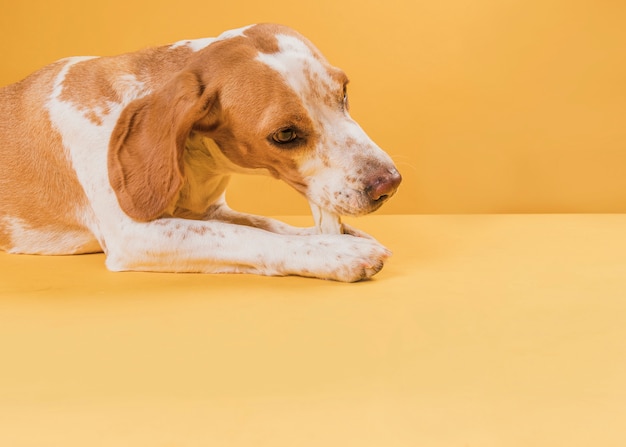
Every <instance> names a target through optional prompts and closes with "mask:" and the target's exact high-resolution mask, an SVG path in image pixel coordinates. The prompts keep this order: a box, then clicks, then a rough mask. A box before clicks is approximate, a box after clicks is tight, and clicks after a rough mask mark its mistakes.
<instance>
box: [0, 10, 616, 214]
mask: <svg viewBox="0 0 626 447" xmlns="http://www.w3.org/2000/svg"><path fill="white" fill-rule="evenodd" d="M4 3H5V4H3V5H2V13H1V14H0V54H2V63H1V68H0V85H4V84H7V83H10V82H14V81H17V80H18V79H20V78H22V77H23V76H25V75H27V74H28V73H30V72H32V71H33V70H35V69H37V68H39V67H41V66H42V65H45V64H47V63H50V62H51V61H53V60H56V59H58V58H61V57H66V56H74V55H91V54H97V55H100V54H104V55H108V54H118V53H120V52H127V51H133V50H136V49H138V48H144V47H146V46H151V45H156V44H165V43H169V42H174V41H177V40H180V39H187V38H194V37H205V36H214V35H216V34H218V33H219V32H221V31H223V30H225V29H231V28H234V27H239V26H242V25H246V24H249V23H256V22H262V21H271V22H280V23H284V24H287V25H291V26H293V27H294V28H296V29H298V30H300V31H301V32H302V33H303V34H305V35H306V36H308V37H309V38H310V39H311V40H312V41H313V42H315V44H316V45H317V46H318V47H319V48H320V49H321V50H322V51H323V52H324V53H325V54H326V56H327V57H328V58H329V60H330V61H331V62H333V63H334V64H337V65H339V66H341V67H343V68H344V69H345V70H346V71H347V72H348V74H349V76H350V77H351V79H352V82H351V84H350V101H351V105H352V114H353V116H354V117H355V118H357V119H358V121H359V122H360V123H361V124H362V125H363V127H364V128H365V129H366V130H367V131H368V133H369V134H370V135H371V136H372V138H373V139H374V140H375V141H377V142H378V143H379V144H380V145H381V146H382V147H383V148H384V149H385V150H387V151H388V152H389V153H390V154H391V155H392V156H393V157H394V158H395V160H396V161H397V163H398V167H399V169H400V171H401V172H402V173H403V175H404V178H405V182H404V184H403V185H402V187H401V190H400V193H399V194H398V196H397V197H396V198H395V199H394V200H393V201H392V202H390V203H389V204H388V205H386V206H385V207H384V208H383V209H382V210H381V212H382V213H389V214H413V213H474V212H488V213H498V212H626V175H624V166H626V126H625V125H624V118H625V113H626V112H625V111H626V82H624V80H625V79H626V56H625V54H626V53H625V51H624V48H626V26H624V24H625V23H626V2H624V1H623V0H600V1H597V0H582V1H579V0H525V1H502V0H473V1H469V0H436V1H435V0H428V1H426V0H417V1H416V0H389V1H378V0H376V1H375V0H315V1H312V0H271V1H258V0H229V1H206V0H179V1H171V0H168V1H163V0H133V1H128V0H107V1H106V2H102V1H101V2H86V1H84V0H56V1H49V0H32V1H28V2H26V1H6V2H4ZM233 186H234V187H233V189H232V190H230V193H229V198H230V200H231V202H232V204H233V205H234V206H235V208H237V209H241V210H245V211H250V212H255V213H261V214H273V215H276V214H306V213H308V206H307V204H306V202H305V201H304V200H302V199H300V198H299V197H298V196H297V195H296V194H295V193H293V192H292V191H290V190H289V189H288V188H287V187H286V186H284V185H283V184H282V183H278V182H274V181H272V180H271V179H253V178H242V179H237V181H236V182H235V184H234V185H233ZM260 190H262V191H265V192H266V193H265V194H252V195H251V194H250V191H260Z"/></svg>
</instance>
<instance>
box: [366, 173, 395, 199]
mask: <svg viewBox="0 0 626 447" xmlns="http://www.w3.org/2000/svg"><path fill="white" fill-rule="evenodd" d="M372 179H373V180H372V181H371V182H370V183H369V184H368V185H367V186H366V187H365V192H366V193H367V195H368V197H369V198H370V199H372V200H374V201H378V200H381V199H383V200H384V199H386V198H387V197H390V196H391V195H392V194H393V193H394V192H396V189H398V186H399V185H400V182H401V181H402V176H401V175H400V173H399V172H398V171H397V170H396V169H395V168H392V169H385V170H384V171H382V172H381V173H379V174H377V175H374V176H373V177H372Z"/></svg>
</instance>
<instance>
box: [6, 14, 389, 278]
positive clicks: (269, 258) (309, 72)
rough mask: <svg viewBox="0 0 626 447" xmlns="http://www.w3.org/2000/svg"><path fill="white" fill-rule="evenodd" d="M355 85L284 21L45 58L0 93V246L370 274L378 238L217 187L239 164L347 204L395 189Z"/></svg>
mask: <svg viewBox="0 0 626 447" xmlns="http://www.w3.org/2000/svg"><path fill="white" fill-rule="evenodd" d="M347 83H348V78H347V76H346V74H345V73H344V72H343V71H342V70H340V69H338V68H335V67H334V66H332V65H330V64H329V63H328V62H327V60H326V59H325V58H324V57H323V56H322V54H321V53H320V52H319V50H317V49H316V48H315V47H314V46H313V44H312V43H311V42H310V41H308V40H307V39H306V38H305V37H303V36H302V35H300V34H299V33H297V32H296V31H294V30H292V29H290V28H288V27H285V26H282V25H276V24H259V25H252V26H248V27H245V28H241V29H237V30H232V31H227V32H225V33H223V34H221V35H220V36H219V37H217V38H208V39H197V40H184V41H180V42H177V43H175V44H172V45H167V46H160V47H155V48H148V49H144V50H140V51H136V52H132V53H128V54H123V55H119V56H113V57H73V58H67V59H62V60H60V61H57V62H56V63H53V64H51V65H48V66H46V67H44V68H42V69H40V70H39V71H37V72H35V73H33V74H32V75H30V76H29V77H27V78H25V79H24V80H22V81H20V82H17V83H15V84H11V85H8V86H6V87H3V88H2V89H0V249H2V250H4V251H7V252H10V253H29V254H42V255H68V254H80V253H93V252H102V251H103V252H104V253H105V254H106V261H105V263H106V266H107V268H108V269H110V270H112V271H129V270H132V271H161V272H205V273H254V274H261V275H276V276H284V275H300V276H305V277H316V278H324V279H333V280H338V281H346V282H353V281H358V280H362V279H365V278H370V277H371V276H373V275H374V274H376V273H377V272H378V271H379V270H380V269H381V268H382V267H383V264H384V262H385V261H386V259H387V258H388V257H389V256H390V252H389V250H387V249H386V248H385V247H383V246H382V245H381V244H380V243H379V242H377V241H376V240H375V239H373V238H372V237H370V236H369V235H367V234H365V233H363V232H361V231H359V230H356V229H354V228H352V227H350V226H348V225H344V226H343V234H319V231H317V230H316V228H314V227H313V228H298V227H292V226H289V225H287V224H285V223H282V222H279V221H277V220H274V219H270V218H266V217H261V216H254V215H250V214H245V213H240V212H236V211H234V210H232V209H230V208H229V207H228V206H227V204H226V201H225V198H224V191H225V189H226V186H227V184H228V181H229V178H230V176H231V175H232V174H238V173H241V174H263V175H270V176H273V177H275V178H278V179H281V180H283V181H285V182H286V183H287V184H289V185H291V186H292V187H293V188H295V189H296V190H297V191H299V192H300V193H301V194H303V195H304V196H305V197H306V199H308V200H309V201H310V203H311V204H314V205H316V206H318V207H319V208H320V209H322V210H327V211H328V212H329V213H333V214H335V215H340V216H359V215H364V214H367V213H370V212H372V211H375V210H376V209H378V208H379V207H380V206H381V205H382V204H383V203H384V202H385V201H386V200H387V199H388V198H389V197H391V196H392V195H393V194H394V193H395V191H396V190H397V188H398V186H399V184H400V181H401V176H400V174H399V173H398V171H397V169H396V168H395V166H394V163H393V161H392V160H391V158H390V157H389V156H388V155H387V154H386V153H385V152H383V151H382V150H381V149H380V148H379V147H378V146H377V145H376V144H375V143H374V142H373V141H372V140H371V139H370V138H369V137H368V136H367V135H366V134H365V132H364V131H363V130H362V129H361V127H360V126H359V125H358V124H357V123H356V122H355V121H354V120H353V119H352V118H351V117H350V115H349V111H348V109H349V105H348V96H347V90H346V86H347Z"/></svg>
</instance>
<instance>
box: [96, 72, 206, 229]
mask: <svg viewBox="0 0 626 447" xmlns="http://www.w3.org/2000/svg"><path fill="white" fill-rule="evenodd" d="M216 103H217V92H216V89H215V88H213V89H211V88H210V87H209V86H207V85H205V83H204V82H203V80H202V77H201V76H200V74H199V73H196V72H193V71H185V72H181V73H180V74H178V75H176V76H175V77H174V78H173V79H172V80H171V81H169V82H168V83H167V84H166V85H165V86H164V87H163V88H161V89H160V90H157V91H155V92H153V93H151V94H149V95H147V96H145V97H143V98H140V99H137V100H135V101H133V102H131V103H130V104H129V105H128V106H126V108H125V109H124V110H123V111H122V114H121V115H120V117H119V119H118V121H117V124H116V126H115V128H114V130H113V133H112V134H111V140H110V142H109V153H108V167H109V181H110V183H111V186H112V187H113V190H114V191H115V194H116V195H117V200H118V202H119V204H120V206H121V208H122V210H124V212H125V213H126V214H128V215H129V216H130V217H132V218H133V219H135V220H139V221H149V220H153V219H156V218H158V217H160V216H161V215H162V214H163V213H164V211H165V210H166V209H167V208H168V206H169V205H170V204H171V202H172V201H173V200H174V199H175V197H176V195H177V194H178V192H179V191H180V189H181V188H182V186H183V175H184V171H183V169H184V168H183V152H184V149H185V142H186V140H187V138H188V137H189V134H190V132H191V130H192V128H193V127H194V125H196V124H201V126H202V127H204V128H206V127H207V126H210V121H211V116H212V115H216V111H215V110H214V109H215V108H216ZM200 122H202V123H200Z"/></svg>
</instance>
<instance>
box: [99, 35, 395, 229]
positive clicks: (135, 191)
mask: <svg viewBox="0 0 626 447" xmlns="http://www.w3.org/2000/svg"><path fill="white" fill-rule="evenodd" d="M189 60H190V62H189V63H188V65H187V66H186V68H185V69H184V70H183V71H181V72H180V73H178V74H177V75H176V76H174V77H173V78H172V79H171V80H170V81H169V82H168V83H167V84H166V85H165V86H163V87H161V88H159V89H158V90H156V91H154V92H153V93H151V94H150V95H148V96H146V97H144V98H141V99H138V100H136V101H133V102H132V103H131V104H129V105H128V106H127V107H126V109H125V110H124V111H123V113H122V115H121V117H120V119H119V120H118V123H117V126H116V128H115V130H114V132H113V135H112V138H111V144H110V151H109V175H110V179H111V184H112V185H113V187H114V189H115V191H116V194H117V196H118V200H119V201H120V205H121V206H122V208H123V209H124V211H125V212H127V213H128V214H129V215H130V216H131V217H134V218H136V219H139V220H150V219H153V218H156V217H159V216H160V215H162V213H163V212H164V211H165V210H166V209H167V208H168V207H169V206H171V204H172V201H175V200H177V197H178V196H179V192H180V190H181V188H182V187H183V184H184V183H185V180H184V179H185V169H189V167H186V166H185V164H186V163H185V161H184V160H185V156H184V154H185V151H186V150H189V147H190V141H197V140H198V138H200V139H210V140H211V141H214V142H215V144H216V145H217V147H219V151H220V152H221V154H220V157H222V155H223V158H224V160H222V161H217V160H215V158H216V157H215V155H216V154H214V153H211V151H210V149H209V148H210V146H211V145H210V144H209V143H208V142H207V144H206V145H205V149H206V151H207V155H208V156H207V157H206V160H207V161H208V160H211V161H210V163H209V164H211V166H207V169H216V168H217V166H216V163H217V164H219V169H220V170H223V169H225V168H228V169H230V170H231V171H235V172H236V171H243V172H246V171H262V172H267V173H269V174H271V175H272V176H274V177H277V178H280V179H282V180H284V181H285V182H287V183H288V184H289V185H291V186H292V187H294V188H295V189H296V190H298V191H299V192H301V193H302V194H303V195H305V196H306V197H307V199H308V200H309V201H311V202H313V203H315V204H316V205H318V206H320V207H322V208H324V209H326V210H328V211H331V212H334V213H336V214H340V215H352V216H356V215H361V214H366V213H369V212H372V211H374V210H376V209H378V208H379V207H380V206H381V205H382V203H383V202H385V200H386V199H388V198H389V197H391V196H392V195H393V194H394V193H395V191H396V189H397V187H398V185H399V184H400V181H401V176H400V174H399V173H398V171H397V170H396V168H395V166H394V164H393V162H392V160H391V158H390V157H389V156H388V155H387V154H385V152H383V151H382V150H381V149H380V148H379V147H378V146H377V145H376V144H375V143H374V142H373V141H372V140H371V139H370V138H369V137H368V136H367V134H366V133H365V132H364V131H363V130H362V129H361V127H360V126H359V125H358V124H357V123H356V122H355V121H354V120H353V119H352V118H351V117H350V115H349V112H348V109H349V107H348V96H347V83H348V78H347V76H346V75H345V73H344V72H343V71H341V70H339V69H337V68H335V67H333V66H331V65H330V64H329V63H328V62H327V61H326V59H325V58H324V57H323V56H322V55H321V53H320V52H319V51H318V50H317V49H316V48H315V47H314V46H313V45H312V44H311V43H310V42H309V41H308V40H306V39H305V38H304V37H302V36H301V35H299V34H297V33H296V32H294V31H293V30H291V29H289V28H286V27H282V26H278V25H256V26H253V27H249V28H246V29H245V30H243V31H241V32H239V33H232V34H231V35H228V36H227V38H226V37H224V38H218V39H217V40H216V41H214V42H213V43H211V44H210V45H208V46H206V47H205V48H203V49H201V50H199V51H197V52H196V53H195V54H194V55H193V56H191V57H190V59H189ZM194 147H196V146H194ZM196 148H197V147H196ZM137 165H139V166H137ZM137 171H139V172H137ZM208 205H209V204H207V206H208Z"/></svg>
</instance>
